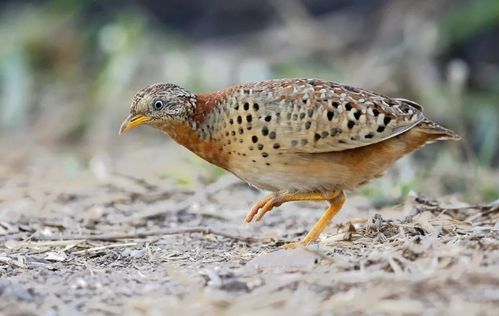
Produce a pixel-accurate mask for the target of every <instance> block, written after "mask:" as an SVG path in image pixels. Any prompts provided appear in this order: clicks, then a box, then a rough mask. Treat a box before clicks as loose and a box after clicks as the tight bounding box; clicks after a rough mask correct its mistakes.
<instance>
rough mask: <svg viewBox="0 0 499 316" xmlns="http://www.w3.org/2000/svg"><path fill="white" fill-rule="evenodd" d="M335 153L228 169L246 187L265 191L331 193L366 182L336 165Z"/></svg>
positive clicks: (295, 157)
mask: <svg viewBox="0 0 499 316" xmlns="http://www.w3.org/2000/svg"><path fill="white" fill-rule="evenodd" d="M336 155H337V153H327V154H314V155H310V154H307V155H303V154H290V155H289V154H288V155H280V156H278V157H276V158H275V159H272V160H269V161H265V162H263V163H261V162H260V163H259V161H258V160H257V162H253V161H252V159H249V160H248V161H247V162H246V163H239V162H238V163H236V164H231V166H230V168H229V170H230V171H231V172H233V173H234V174H235V175H236V176H238V177H239V178H241V179H242V180H244V181H246V182H248V183H249V184H251V185H253V186H255V187H257V188H259V189H262V190H268V191H274V192H275V191H289V192H312V191H323V192H331V191H335V190H344V189H350V188H353V187H355V186H356V185H358V184H359V183H360V182H365V181H367V180H369V179H366V177H365V176H364V175H362V174H355V173H354V172H353V171H352V169H351V168H349V167H348V166H347V165H345V164H342V163H338V162H337V161H336V159H334V158H335V156H336Z"/></svg>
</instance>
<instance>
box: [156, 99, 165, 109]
mask: <svg viewBox="0 0 499 316" xmlns="http://www.w3.org/2000/svg"><path fill="white" fill-rule="evenodd" d="M162 108H163V101H161V100H156V101H154V109H155V110H161V109H162Z"/></svg>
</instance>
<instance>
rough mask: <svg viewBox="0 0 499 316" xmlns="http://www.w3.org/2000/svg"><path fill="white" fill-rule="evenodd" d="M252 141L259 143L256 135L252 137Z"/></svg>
mask: <svg viewBox="0 0 499 316" xmlns="http://www.w3.org/2000/svg"><path fill="white" fill-rule="evenodd" d="M251 141H252V142H253V143H256V142H258V137H256V136H255V135H253V136H251Z"/></svg>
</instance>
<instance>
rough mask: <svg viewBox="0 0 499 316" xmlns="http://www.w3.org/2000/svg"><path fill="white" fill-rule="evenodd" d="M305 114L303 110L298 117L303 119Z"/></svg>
mask: <svg viewBox="0 0 499 316" xmlns="http://www.w3.org/2000/svg"><path fill="white" fill-rule="evenodd" d="M306 115H307V114H305V112H301V113H300V119H301V120H303V119H304V118H305V116H306Z"/></svg>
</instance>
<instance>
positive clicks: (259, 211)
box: [244, 194, 282, 223]
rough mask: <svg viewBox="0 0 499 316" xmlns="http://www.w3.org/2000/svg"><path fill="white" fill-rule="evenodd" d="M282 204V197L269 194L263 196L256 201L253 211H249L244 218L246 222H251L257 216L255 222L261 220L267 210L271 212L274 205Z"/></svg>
mask: <svg viewBox="0 0 499 316" xmlns="http://www.w3.org/2000/svg"><path fill="white" fill-rule="evenodd" d="M281 204H282V200H281V199H280V197H278V196H277V197H276V196H275V195H272V194H271V195H268V196H266V197H264V198H262V199H261V200H260V201H258V202H256V204H255V205H254V206H253V208H252V209H251V211H249V213H248V215H246V218H245V219H244V222H245V223H249V222H251V221H252V220H253V218H255V216H256V218H255V222H259V221H260V220H261V219H262V218H263V217H264V216H265V214H266V213H267V212H270V211H271V210H272V209H273V208H274V207H278V206H279V205H281Z"/></svg>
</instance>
